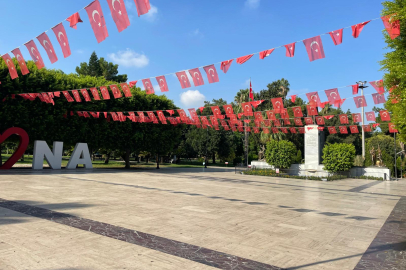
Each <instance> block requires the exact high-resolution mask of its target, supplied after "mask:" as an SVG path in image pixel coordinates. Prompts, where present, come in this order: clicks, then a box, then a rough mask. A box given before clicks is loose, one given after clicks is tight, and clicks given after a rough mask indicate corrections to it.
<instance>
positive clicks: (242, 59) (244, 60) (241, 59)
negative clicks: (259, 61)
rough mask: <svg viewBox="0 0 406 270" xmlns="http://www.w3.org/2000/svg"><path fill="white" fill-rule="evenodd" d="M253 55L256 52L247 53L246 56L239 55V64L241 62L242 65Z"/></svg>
mask: <svg viewBox="0 0 406 270" xmlns="http://www.w3.org/2000/svg"><path fill="white" fill-rule="evenodd" d="M253 55H254V54H250V55H245V56H241V57H238V58H237V64H240V65H241V64H244V63H245V62H247V61H248V60H250V59H251V57H252V56H253Z"/></svg>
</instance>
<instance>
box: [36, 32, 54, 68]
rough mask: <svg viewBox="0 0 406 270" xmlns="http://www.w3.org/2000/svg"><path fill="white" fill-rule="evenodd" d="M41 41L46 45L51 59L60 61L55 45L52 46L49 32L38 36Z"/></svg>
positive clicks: (45, 47) (43, 45) (52, 61)
mask: <svg viewBox="0 0 406 270" xmlns="http://www.w3.org/2000/svg"><path fill="white" fill-rule="evenodd" d="M37 39H38V41H39V43H40V44H41V45H42V47H44V49H45V51H46V52H47V54H48V57H49V60H50V61H51V63H52V64H53V63H55V62H56V61H58V57H57V56H56V53H55V49H54V46H52V43H51V40H50V39H49V37H48V35H47V33H45V32H44V33H42V34H41V35H39V36H38V37H37Z"/></svg>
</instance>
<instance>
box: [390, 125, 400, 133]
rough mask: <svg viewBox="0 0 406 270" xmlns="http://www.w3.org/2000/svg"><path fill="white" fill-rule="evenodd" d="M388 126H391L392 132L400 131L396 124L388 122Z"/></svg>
mask: <svg viewBox="0 0 406 270" xmlns="http://www.w3.org/2000/svg"><path fill="white" fill-rule="evenodd" d="M388 127H389V132H390V133H398V132H399V131H398V130H397V129H396V126H395V124H392V123H389V124H388Z"/></svg>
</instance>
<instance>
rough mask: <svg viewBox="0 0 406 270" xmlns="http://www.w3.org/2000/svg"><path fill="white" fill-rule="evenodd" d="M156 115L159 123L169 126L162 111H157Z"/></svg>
mask: <svg viewBox="0 0 406 270" xmlns="http://www.w3.org/2000/svg"><path fill="white" fill-rule="evenodd" d="M156 114H157V115H158V118H159V121H161V123H162V124H164V125H166V124H168V122H167V121H166V117H165V115H164V113H163V112H162V111H156Z"/></svg>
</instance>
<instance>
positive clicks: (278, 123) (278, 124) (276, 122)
mask: <svg viewBox="0 0 406 270" xmlns="http://www.w3.org/2000/svg"><path fill="white" fill-rule="evenodd" d="M273 124H274V125H275V126H277V127H280V126H281V122H280V121H279V119H275V120H273Z"/></svg>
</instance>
